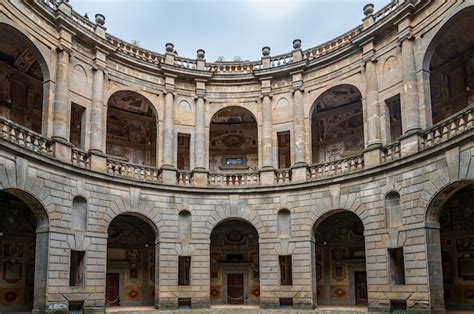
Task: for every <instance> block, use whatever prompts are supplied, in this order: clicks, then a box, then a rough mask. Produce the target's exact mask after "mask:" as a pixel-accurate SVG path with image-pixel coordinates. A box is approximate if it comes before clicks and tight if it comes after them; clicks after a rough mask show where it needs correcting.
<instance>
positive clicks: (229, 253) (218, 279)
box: [210, 219, 260, 304]
mask: <svg viewBox="0 0 474 314" xmlns="http://www.w3.org/2000/svg"><path fill="white" fill-rule="evenodd" d="M210 254H211V256H210V261H211V262H210V274H211V288H210V289H211V291H210V294H211V304H259V303H260V268H259V264H260V262H259V245H258V232H257V230H256V229H255V228H254V227H253V226H252V225H251V224H250V223H248V222H246V221H243V220H236V219H232V220H226V221H224V222H221V223H219V224H218V225H217V226H216V227H214V229H213V230H212V233H211V249H210Z"/></svg>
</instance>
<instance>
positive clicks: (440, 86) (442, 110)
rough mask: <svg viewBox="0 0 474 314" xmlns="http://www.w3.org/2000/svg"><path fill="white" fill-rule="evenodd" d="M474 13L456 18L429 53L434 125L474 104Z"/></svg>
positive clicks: (437, 36)
mask: <svg viewBox="0 0 474 314" xmlns="http://www.w3.org/2000/svg"><path fill="white" fill-rule="evenodd" d="M473 13H474V8H468V9H466V10H463V11H462V12H460V13H458V14H457V15H456V16H454V17H453V18H452V19H451V20H450V21H449V22H448V23H447V24H446V25H445V26H444V27H443V28H442V29H441V30H440V31H439V32H438V33H437V34H436V36H435V38H434V39H433V41H432V43H431V44H430V46H429V48H428V49H427V56H428V57H430V60H429V71H430V90H431V112H432V119H433V123H437V122H439V121H441V120H443V119H445V118H447V117H448V116H450V115H452V114H454V113H456V112H458V111H460V110H462V109H463V108H465V107H467V106H469V105H473V104H474V50H473V48H474V32H473V31H472V30H473V29H474V20H473V18H472V15H473ZM427 63H428V62H427ZM425 66H428V65H425Z"/></svg>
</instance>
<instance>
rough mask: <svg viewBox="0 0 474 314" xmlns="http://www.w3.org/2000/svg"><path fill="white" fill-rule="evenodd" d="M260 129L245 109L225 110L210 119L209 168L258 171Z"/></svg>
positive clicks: (232, 108)
mask: <svg viewBox="0 0 474 314" xmlns="http://www.w3.org/2000/svg"><path fill="white" fill-rule="evenodd" d="M257 129H258V127H257V120H256V119H255V117H254V116H253V114H252V113H251V112H250V111H248V110H247V109H245V108H242V107H235V106H234V107H226V108H224V109H221V110H219V111H218V112H217V113H216V114H214V116H213V117H212V119H211V125H210V138H209V143H210V145H209V169H210V170H213V171H219V170H236V171H245V170H257V169H258V130H257Z"/></svg>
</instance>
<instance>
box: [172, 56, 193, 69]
mask: <svg viewBox="0 0 474 314" xmlns="http://www.w3.org/2000/svg"><path fill="white" fill-rule="evenodd" d="M174 65H175V66H177V67H180V68H184V69H196V60H193V59H188V58H181V57H178V56H177V57H176V59H175V60H174Z"/></svg>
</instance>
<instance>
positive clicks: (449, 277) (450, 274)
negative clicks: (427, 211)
mask: <svg viewBox="0 0 474 314" xmlns="http://www.w3.org/2000/svg"><path fill="white" fill-rule="evenodd" d="M448 191H449V190H448ZM444 192H445V193H446V191H444ZM442 194H443V193H442ZM445 195H447V194H445ZM439 225H440V239H441V241H440V243H441V261H442V269H443V281H442V283H443V287H444V304H445V307H446V309H448V310H450V309H452V310H465V311H474V183H471V184H468V185H466V186H464V187H462V188H460V189H458V191H457V192H455V193H454V194H453V195H451V196H450V197H449V198H447V199H446V200H445V203H444V205H443V206H442V209H441V211H440V213H439Z"/></svg>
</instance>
